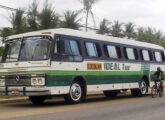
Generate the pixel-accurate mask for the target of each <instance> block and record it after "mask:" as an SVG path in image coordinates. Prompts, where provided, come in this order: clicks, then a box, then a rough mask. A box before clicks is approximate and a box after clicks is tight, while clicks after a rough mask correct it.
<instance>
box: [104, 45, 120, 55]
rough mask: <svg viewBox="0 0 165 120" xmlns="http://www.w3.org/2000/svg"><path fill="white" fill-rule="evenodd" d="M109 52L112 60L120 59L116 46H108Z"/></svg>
mask: <svg viewBox="0 0 165 120" xmlns="http://www.w3.org/2000/svg"><path fill="white" fill-rule="evenodd" d="M107 51H108V55H109V57H110V58H118V54H117V50H116V47H115V46H111V45H108V46H107Z"/></svg>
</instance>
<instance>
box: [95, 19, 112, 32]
mask: <svg viewBox="0 0 165 120" xmlns="http://www.w3.org/2000/svg"><path fill="white" fill-rule="evenodd" d="M110 24H111V23H110V22H109V21H108V20H107V19H103V20H102V21H101V22H100V26H99V30H98V31H97V33H98V34H109V33H110V26H109V25H110Z"/></svg>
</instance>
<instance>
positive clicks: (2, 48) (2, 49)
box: [0, 47, 4, 56]
mask: <svg viewBox="0 0 165 120" xmlns="http://www.w3.org/2000/svg"><path fill="white" fill-rule="evenodd" d="M3 51H4V47H0V56H2V54H3Z"/></svg>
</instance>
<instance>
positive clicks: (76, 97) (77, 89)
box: [64, 81, 83, 104]
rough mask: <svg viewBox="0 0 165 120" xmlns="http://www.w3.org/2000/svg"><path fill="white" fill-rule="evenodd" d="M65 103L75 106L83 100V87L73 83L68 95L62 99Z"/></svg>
mask: <svg viewBox="0 0 165 120" xmlns="http://www.w3.org/2000/svg"><path fill="white" fill-rule="evenodd" d="M64 99H65V101H66V103H68V104H76V103H79V102H81V101H82V100H83V87H82V85H81V84H80V83H79V82H77V81H74V82H73V83H72V85H71V86H70V90H69V94H67V95H65V97H64Z"/></svg>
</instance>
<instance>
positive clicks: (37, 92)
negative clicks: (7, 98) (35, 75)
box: [0, 87, 51, 96]
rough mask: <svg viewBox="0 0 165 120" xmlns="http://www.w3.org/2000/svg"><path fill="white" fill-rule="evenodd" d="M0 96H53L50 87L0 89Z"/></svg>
mask: <svg viewBox="0 0 165 120" xmlns="http://www.w3.org/2000/svg"><path fill="white" fill-rule="evenodd" d="M14 91H17V92H14ZM0 95H22V96H26V95H27V96H45V95H51V90H50V88H48V87H41V88H37V87H36V88H35V87H0Z"/></svg>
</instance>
